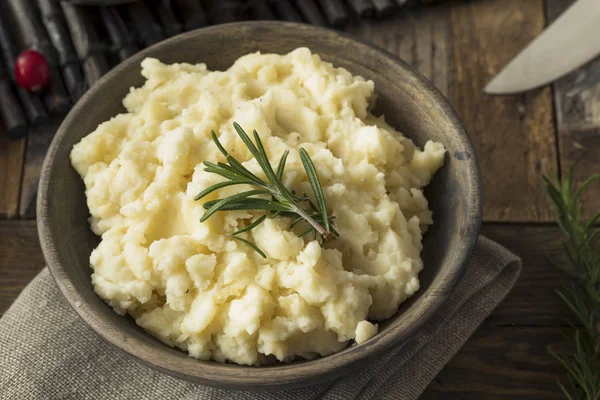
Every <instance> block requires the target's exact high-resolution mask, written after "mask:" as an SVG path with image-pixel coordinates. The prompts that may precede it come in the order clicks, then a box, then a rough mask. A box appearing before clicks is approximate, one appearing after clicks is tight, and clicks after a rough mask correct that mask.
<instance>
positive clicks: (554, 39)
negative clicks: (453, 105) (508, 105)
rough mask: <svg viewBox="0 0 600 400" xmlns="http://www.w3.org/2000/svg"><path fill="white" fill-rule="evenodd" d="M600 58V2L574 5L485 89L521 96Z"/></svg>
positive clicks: (585, 0) (584, 0)
mask: <svg viewBox="0 0 600 400" xmlns="http://www.w3.org/2000/svg"><path fill="white" fill-rule="evenodd" d="M598 54H600V0H578V1H577V2H575V3H573V4H572V5H571V6H570V7H569V8H568V9H567V10H566V11H565V12H564V13H563V14H562V15H561V16H559V17H558V18H557V19H556V21H554V23H552V24H551V25H550V26H549V27H548V28H547V29H546V30H545V31H544V32H543V33H542V34H541V35H540V36H538V37H537V38H536V39H534V40H533V41H532V42H531V43H530V44H529V45H528V46H527V47H525V49H523V50H522V51H521V52H520V53H519V54H518V55H517V56H516V57H515V58H514V59H512V60H511V61H510V62H509V63H508V64H507V65H506V67H504V69H502V71H500V73H499V74H498V75H496V77H494V78H493V79H492V80H491V82H489V83H488V84H487V86H486V87H485V88H484V89H483V91H484V92H486V93H489V94H510V93H520V92H524V91H527V90H531V89H535V88H537V87H540V86H543V85H545V84H547V83H550V82H552V81H554V80H556V79H558V78H560V77H562V76H564V75H566V74H567V73H569V72H571V71H573V70H574V69H576V68H578V67H580V66H581V65H583V64H585V63H586V62H588V61H590V60H591V59H592V58H594V57H595V56H597V55H598Z"/></svg>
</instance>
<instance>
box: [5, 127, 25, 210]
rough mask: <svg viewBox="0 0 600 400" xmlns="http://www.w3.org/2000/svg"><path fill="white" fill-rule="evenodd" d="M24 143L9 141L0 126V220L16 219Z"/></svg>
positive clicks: (22, 140)
mask: <svg viewBox="0 0 600 400" xmlns="http://www.w3.org/2000/svg"><path fill="white" fill-rule="evenodd" d="M25 141H26V139H25V138H21V139H18V140H9V139H8V134H7V133H6V130H5V128H4V126H3V125H1V124H0V219H2V218H8V219H12V218H16V217H17V213H18V209H19V189H20V185H21V171H22V170H23V155H24V149H25Z"/></svg>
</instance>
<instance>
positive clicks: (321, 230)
mask: <svg viewBox="0 0 600 400" xmlns="http://www.w3.org/2000/svg"><path fill="white" fill-rule="evenodd" d="M294 212H295V213H296V214H298V215H299V216H301V217H302V218H304V219H305V220H306V222H308V223H309V224H310V225H311V226H312V227H313V228H315V229H316V230H317V232H319V234H320V235H322V236H323V237H325V236H327V233H328V232H327V231H326V230H325V228H323V227H322V226H321V225H320V224H319V223H318V222H317V221H315V219H314V218H313V217H311V216H310V215H308V214H307V213H306V211H304V210H303V209H301V208H300V207H295V210H294Z"/></svg>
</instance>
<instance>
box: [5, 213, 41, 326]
mask: <svg viewBox="0 0 600 400" xmlns="http://www.w3.org/2000/svg"><path fill="white" fill-rule="evenodd" d="M43 267H44V258H43V257H42V251H41V249H40V244H39V241H38V236H37V229H36V226H35V222H34V221H0V288H2V289H1V290H0V315H2V314H4V312H5V311H6V310H7V309H8V307H9V306H10V305H11V304H12V302H13V301H14V300H15V299H16V298H17V296H18V295H19V293H20V292H21V290H23V288H24V287H25V286H26V285H27V284H28V283H29V281H31V280H32V279H33V277H34V276H35V275H36V274H37V273H38V272H39V271H40V270H41V269H42V268H43Z"/></svg>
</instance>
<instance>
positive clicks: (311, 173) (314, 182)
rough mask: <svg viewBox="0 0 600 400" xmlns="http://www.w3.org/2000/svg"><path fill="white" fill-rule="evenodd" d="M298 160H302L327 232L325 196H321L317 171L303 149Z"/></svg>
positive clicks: (327, 220)
mask: <svg viewBox="0 0 600 400" xmlns="http://www.w3.org/2000/svg"><path fill="white" fill-rule="evenodd" d="M300 159H301V160H302V165H304V169H305V170H306V174H307V176H308V181H309V182H310V185H311V187H312V190H313V192H314V193H315V197H316V198H317V203H318V204H319V208H320V211H321V214H322V216H323V223H324V224H325V231H326V232H329V218H328V217H327V204H326V203H325V195H324V194H323V188H322V187H321V182H320V181H319V176H318V175H317V170H316V168H315V165H314V164H313V162H312V160H311V159H310V156H309V155H308V153H307V152H306V150H304V149H303V148H301V149H300Z"/></svg>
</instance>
